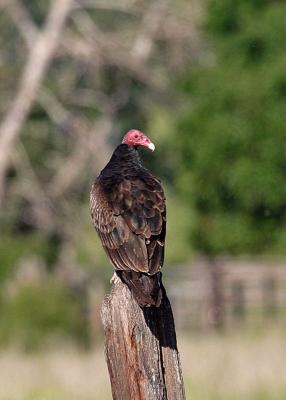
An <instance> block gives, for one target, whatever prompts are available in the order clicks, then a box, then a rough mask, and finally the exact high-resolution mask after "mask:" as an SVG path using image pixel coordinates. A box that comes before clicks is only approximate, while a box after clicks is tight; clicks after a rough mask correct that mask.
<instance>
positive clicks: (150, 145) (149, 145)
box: [147, 142, 155, 151]
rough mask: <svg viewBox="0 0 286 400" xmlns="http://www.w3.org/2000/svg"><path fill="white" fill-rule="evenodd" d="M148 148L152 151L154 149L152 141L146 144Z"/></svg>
mask: <svg viewBox="0 0 286 400" xmlns="http://www.w3.org/2000/svg"><path fill="white" fill-rule="evenodd" d="M147 147H148V149H150V150H152V151H154V150H155V145H154V143H152V142H150V143H149V144H148V146H147Z"/></svg>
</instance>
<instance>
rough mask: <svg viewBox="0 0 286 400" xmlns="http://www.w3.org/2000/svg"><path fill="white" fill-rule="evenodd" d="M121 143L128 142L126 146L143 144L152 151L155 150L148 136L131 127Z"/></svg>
mask: <svg viewBox="0 0 286 400" xmlns="http://www.w3.org/2000/svg"><path fill="white" fill-rule="evenodd" d="M122 143H124V144H128V146H143V147H147V148H148V149H150V150H152V151H154V150H155V145H154V144H153V143H152V142H151V140H150V139H149V138H148V136H146V135H144V133H143V132H140V131H138V130H137V129H131V131H128V132H127V133H126V135H125V136H124V138H123V140H122Z"/></svg>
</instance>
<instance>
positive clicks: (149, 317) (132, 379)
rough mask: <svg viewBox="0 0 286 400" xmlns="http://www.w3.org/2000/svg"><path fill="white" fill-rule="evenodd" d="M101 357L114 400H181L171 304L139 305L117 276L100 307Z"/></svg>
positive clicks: (179, 369) (181, 383)
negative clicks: (103, 348) (101, 329)
mask: <svg viewBox="0 0 286 400" xmlns="http://www.w3.org/2000/svg"><path fill="white" fill-rule="evenodd" d="M102 322H103V326H104V332H105V355H106V361H107V365H108V370H109V375H110V381H111V387H112V396H113V400H184V399H185V392H184V385H183V378H182V371H181V365H180V359H179V353H178V350H177V342H176V333H175V325H174V320H173V314H172V309H171V305H170V302H169V300H168V298H167V296H166V293H165V290H164V291H163V299H162V303H161V305H160V307H158V308H155V307H150V308H144V309H142V308H140V307H139V306H138V304H137V303H136V301H135V300H134V298H133V296H132V294H131V292H130V290H129V289H128V287H127V286H126V285H125V284H123V283H122V282H121V281H120V280H116V282H115V283H114V284H113V287H112V291H111V294H110V295H108V296H107V297H106V298H105V300H104V302H103V306H102Z"/></svg>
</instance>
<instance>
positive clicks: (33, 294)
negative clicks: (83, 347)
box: [0, 280, 87, 350]
mask: <svg viewBox="0 0 286 400" xmlns="http://www.w3.org/2000/svg"><path fill="white" fill-rule="evenodd" d="M81 308H82V305H81V302H80V300H79V299H78V297H75V296H72V294H71V292H70V291H69V290H68V289H66V288H65V287H63V286H62V285H60V284H59V283H56V282H54V281H52V280H48V282H45V284H39V285H27V286H24V287H22V288H21V289H20V290H19V291H18V292H17V293H16V294H15V295H13V296H12V297H11V298H9V297H8V298H5V299H3V301H2V304H1V317H0V342H2V343H4V344H6V343H9V342H13V341H16V342H19V344H20V345H21V346H23V347H24V348H25V349H27V350H34V349H37V348H39V347H43V346H44V345H47V341H51V339H56V340H71V339H77V340H78V341H79V342H80V343H85V341H86V339H87V332H86V328H87V326H86V323H85V321H84V317H83V310H82V309H81Z"/></svg>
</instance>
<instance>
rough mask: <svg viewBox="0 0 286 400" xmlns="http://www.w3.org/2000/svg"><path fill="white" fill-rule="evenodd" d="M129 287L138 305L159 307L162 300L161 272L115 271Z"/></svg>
mask: <svg viewBox="0 0 286 400" xmlns="http://www.w3.org/2000/svg"><path fill="white" fill-rule="evenodd" d="M116 273H117V275H118V276H119V277H120V278H121V280H122V281H123V282H124V283H125V284H126V285H127V286H128V287H129V289H130V290H131V293H132V294H133V296H134V298H135V300H136V301H137V303H138V304H139V306H140V307H151V306H155V307H159V306H160V304H161V300H162V283H161V272H157V273H156V274H154V275H148V274H145V273H143V272H135V271H116Z"/></svg>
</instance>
